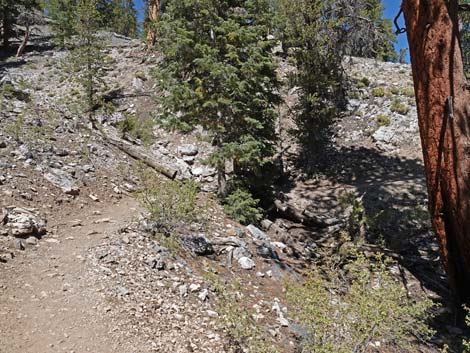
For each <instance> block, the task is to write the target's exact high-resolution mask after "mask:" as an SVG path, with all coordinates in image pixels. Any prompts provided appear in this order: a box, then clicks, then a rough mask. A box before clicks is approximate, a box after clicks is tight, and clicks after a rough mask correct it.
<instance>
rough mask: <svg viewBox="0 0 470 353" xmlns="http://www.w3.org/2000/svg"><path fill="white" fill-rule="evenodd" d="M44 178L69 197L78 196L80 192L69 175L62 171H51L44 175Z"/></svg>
mask: <svg viewBox="0 0 470 353" xmlns="http://www.w3.org/2000/svg"><path fill="white" fill-rule="evenodd" d="M44 178H45V179H46V180H47V181H49V182H50V183H51V184H53V185H55V186H57V187H58V188H60V189H61V190H62V191H63V192H64V193H66V194H68V195H78V194H79V192H80V189H79V188H78V187H77V186H76V185H75V182H74V181H73V180H72V178H71V177H70V176H69V174H68V173H67V172H65V171H63V170H61V169H51V170H50V171H49V172H48V173H46V174H44Z"/></svg>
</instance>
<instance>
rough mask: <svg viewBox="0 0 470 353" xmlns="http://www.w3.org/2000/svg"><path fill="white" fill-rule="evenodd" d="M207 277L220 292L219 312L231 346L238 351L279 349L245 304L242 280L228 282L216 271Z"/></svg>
mask: <svg viewBox="0 0 470 353" xmlns="http://www.w3.org/2000/svg"><path fill="white" fill-rule="evenodd" d="M205 277H206V280H208V281H209V283H210V285H211V288H212V289H213V291H214V292H215V294H216V295H217V298H218V303H217V306H216V312H217V314H218V319H219V321H220V323H221V324H222V325H223V326H224V328H225V329H226V331H227V333H228V336H229V339H230V346H231V347H233V348H235V351H236V352H250V353H278V352H280V351H279V350H278V349H277V348H276V347H275V346H274V344H273V342H271V340H270V339H269V338H268V334H267V332H265V331H264V330H263V329H262V327H261V326H260V324H259V323H258V322H257V321H256V319H255V314H256V311H255V309H253V308H247V307H245V305H246V302H247V299H246V296H245V295H244V294H243V292H242V285H241V283H240V282H239V281H233V282H231V283H228V284H226V283H224V282H223V281H222V280H221V279H220V277H219V276H218V275H217V274H215V273H213V272H210V273H208V274H207V275H206V276H205Z"/></svg>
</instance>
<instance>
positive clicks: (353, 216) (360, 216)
mask: <svg viewBox="0 0 470 353" xmlns="http://www.w3.org/2000/svg"><path fill="white" fill-rule="evenodd" d="M362 198H363V196H360V197H359V196H357V195H356V193H355V192H345V193H343V194H342V195H340V197H339V204H340V205H341V207H342V208H344V209H345V211H346V213H347V214H349V217H348V229H347V230H348V233H349V234H350V235H351V236H352V237H353V238H354V239H355V240H359V241H365V238H366V230H367V226H368V218H367V214H366V209H365V207H364V203H363V201H362Z"/></svg>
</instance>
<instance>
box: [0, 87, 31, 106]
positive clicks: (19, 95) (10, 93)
mask: <svg viewBox="0 0 470 353" xmlns="http://www.w3.org/2000/svg"><path fill="white" fill-rule="evenodd" d="M0 97H2V98H4V99H6V100H9V99H18V100H20V101H23V102H30V101H31V96H30V94H29V93H27V92H24V91H22V90H20V89H17V88H16V87H15V86H13V85H12V84H11V83H5V84H3V85H1V86H0Z"/></svg>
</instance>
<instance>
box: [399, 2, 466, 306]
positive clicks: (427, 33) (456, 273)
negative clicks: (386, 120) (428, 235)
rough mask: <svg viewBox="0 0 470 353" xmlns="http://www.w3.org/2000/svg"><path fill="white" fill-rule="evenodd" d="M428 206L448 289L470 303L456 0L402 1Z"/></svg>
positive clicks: (463, 110) (463, 83)
mask: <svg viewBox="0 0 470 353" xmlns="http://www.w3.org/2000/svg"><path fill="white" fill-rule="evenodd" d="M402 8H403V11H404V14H405V22H406V28H407V33H408V42H409V45H410V54H411V66H412V70H413V80H414V86H415V92H416V103H417V108H418V120H419V129H420V134H421V142H422V147H423V155H424V163H425V170H426V179H427V186H428V194H429V210H430V212H431V217H432V222H433V226H434V229H435V232H436V234H437V236H438V238H439V240H440V245H441V250H442V258H443V262H444V266H445V268H446V271H447V273H448V277H449V282H450V285H451V288H452V289H453V290H454V293H455V294H456V297H457V299H458V300H459V301H460V302H462V303H470V184H469V182H470V137H469V136H470V94H469V91H468V88H467V80H466V78H465V75H464V70H463V62H462V55H461V49H460V45H459V26H458V18H457V11H458V1H457V0H450V1H447V0H404V1H403V4H402Z"/></svg>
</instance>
